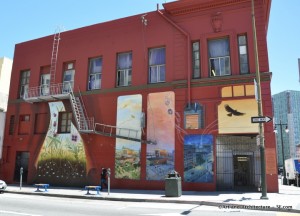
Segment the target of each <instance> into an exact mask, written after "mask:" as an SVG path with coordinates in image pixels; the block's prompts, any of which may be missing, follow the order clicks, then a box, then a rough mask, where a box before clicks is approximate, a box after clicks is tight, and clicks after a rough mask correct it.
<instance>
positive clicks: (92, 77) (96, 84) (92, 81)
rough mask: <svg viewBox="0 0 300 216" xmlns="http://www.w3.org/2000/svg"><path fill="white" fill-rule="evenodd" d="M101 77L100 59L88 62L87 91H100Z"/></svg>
mask: <svg viewBox="0 0 300 216" xmlns="http://www.w3.org/2000/svg"><path fill="white" fill-rule="evenodd" d="M101 77H102V58H100V57H98V58H92V59H90V61H89V84H88V89H89V90H93V89H100V88H101Z"/></svg>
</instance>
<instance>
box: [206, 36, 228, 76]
mask: <svg viewBox="0 0 300 216" xmlns="http://www.w3.org/2000/svg"><path fill="white" fill-rule="evenodd" d="M208 53H209V67H210V76H211V77H214V76H225V75H230V73H231V72H230V50H229V40H228V38H222V39H216V40H209V41H208Z"/></svg>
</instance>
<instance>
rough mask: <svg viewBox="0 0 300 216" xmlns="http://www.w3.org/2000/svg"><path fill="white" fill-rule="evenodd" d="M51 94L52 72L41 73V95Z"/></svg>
mask: <svg viewBox="0 0 300 216" xmlns="http://www.w3.org/2000/svg"><path fill="white" fill-rule="evenodd" d="M49 94H50V74H41V95H43V96H45V95H49Z"/></svg>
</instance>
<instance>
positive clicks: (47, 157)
mask: <svg viewBox="0 0 300 216" xmlns="http://www.w3.org/2000/svg"><path fill="white" fill-rule="evenodd" d="M49 107H50V116H51V117H50V124H49V128H48V131H47V135H46V138H45V140H44V142H43V143H41V144H42V147H41V151H40V153H39V156H38V158H37V159H36V168H37V176H36V179H35V182H47V183H49V184H52V185H60V186H83V185H86V184H87V179H86V175H87V174H86V172H87V168H86V167H87V162H86V155H85V151H84V145H83V141H82V138H81V136H80V134H79V132H78V131H77V129H76V127H75V126H74V125H73V124H72V123H71V126H70V128H71V129H70V132H69V133H62V134H58V133H57V131H58V125H57V122H58V118H59V113H66V112H65V107H64V105H63V103H62V102H61V101H60V102H51V103H49Z"/></svg>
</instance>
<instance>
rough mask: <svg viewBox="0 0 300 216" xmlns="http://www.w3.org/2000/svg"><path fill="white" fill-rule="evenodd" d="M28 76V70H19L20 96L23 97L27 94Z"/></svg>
mask: <svg viewBox="0 0 300 216" xmlns="http://www.w3.org/2000/svg"><path fill="white" fill-rule="evenodd" d="M29 78H30V71H29V70H27V71H22V72H21V80H20V98H24V97H26V96H27V93H28V87H29Z"/></svg>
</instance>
